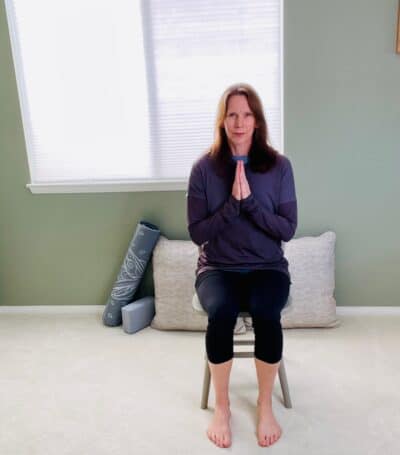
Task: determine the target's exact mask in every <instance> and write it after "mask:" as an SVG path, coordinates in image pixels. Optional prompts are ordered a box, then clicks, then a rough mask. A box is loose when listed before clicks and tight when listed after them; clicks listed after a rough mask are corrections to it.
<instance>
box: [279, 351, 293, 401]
mask: <svg viewBox="0 0 400 455" xmlns="http://www.w3.org/2000/svg"><path fill="white" fill-rule="evenodd" d="M278 374H279V381H280V383H281V388H282V394H283V402H284V404H285V408H291V407H292V401H291V399H290V393H289V385H288V382H287V377H286V370H285V364H284V362H283V357H282V359H281V362H280V364H279V369H278Z"/></svg>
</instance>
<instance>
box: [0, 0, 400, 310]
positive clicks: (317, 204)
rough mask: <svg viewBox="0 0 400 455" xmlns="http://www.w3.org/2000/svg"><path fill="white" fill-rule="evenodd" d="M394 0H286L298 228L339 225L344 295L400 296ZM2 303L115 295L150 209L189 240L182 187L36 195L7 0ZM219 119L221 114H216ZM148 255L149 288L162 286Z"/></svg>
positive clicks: (377, 299) (399, 103) (1, 127)
mask: <svg viewBox="0 0 400 455" xmlns="http://www.w3.org/2000/svg"><path fill="white" fill-rule="evenodd" d="M397 3H398V2H397V0H347V1H345V0H336V1H334V2H333V1H331V0H329V1H328V0H301V1H299V0H285V59H284V69H285V76H284V79H285V154H286V155H287V156H288V157H289V158H290V159H291V161H292V164H293V168H294V172H295V180H296V188H297V196H298V208H299V225H298V230H297V233H296V237H301V236H304V235H319V234H320V233H322V232H324V231H326V230H333V231H335V232H336V234H337V247H336V298H337V304H338V305H343V306H346V305H398V304H399V296H398V292H397V282H398V281H399V279H400V259H399V258H400V241H399V240H398V232H397V230H398V226H399V225H400V210H399V194H400V183H399V181H400V179H399V178H398V175H397V174H398V173H399V169H400V159H399V155H400V154H399V151H400V147H399V131H400V55H396V54H395V52H394V36H395V26H396V9H397ZM0 71H1V73H0V77H1V79H0V153H1V155H0V157H1V158H0V160H1V161H0V209H1V214H0V304H1V305H65V304H75V305H82V304H104V303H105V302H106V301H107V298H108V296H109V293H110V290H111V287H112V285H113V283H114V280H115V278H116V276H117V274H118V271H119V268H120V265H121V262H122V260H123V258H124V256H125V252H126V248H127V245H128V244H129V241H130V239H131V237H132V235H133V232H134V230H135V227H136V224H137V222H138V221H139V220H140V219H146V220H148V221H150V222H153V223H155V224H157V225H158V226H160V228H161V230H162V232H163V234H164V235H165V236H167V237H169V238H171V239H188V238H189V236H188V233H187V230H186V206H185V203H186V201H185V192H184V191H173V192H148V193H145V192H143V193H139V192H132V193H97V194H71V195H68V194H64V195H62V194H54V195H51V194H50V195H40V194H39V195H33V194H31V193H30V191H29V190H28V189H26V188H25V184H26V183H28V182H29V172H28V164H27V157H26V152H25V143H24V136H23V130H22V123H21V114H20V110H19V103H18V95H17V87H16V81H15V74H14V66H13V62H12V56H11V48H10V42H9V35H8V29H7V22H6V15H5V8H4V4H3V2H1V3H0ZM210 127H212V125H210ZM151 272H152V270H151V266H150V267H149V268H148V270H147V272H146V275H145V280H144V283H143V285H142V286H141V288H140V290H139V294H138V297H140V296H142V295H145V294H147V293H149V292H150V293H151V292H152V289H153V288H152V286H153V284H152V276H151Z"/></svg>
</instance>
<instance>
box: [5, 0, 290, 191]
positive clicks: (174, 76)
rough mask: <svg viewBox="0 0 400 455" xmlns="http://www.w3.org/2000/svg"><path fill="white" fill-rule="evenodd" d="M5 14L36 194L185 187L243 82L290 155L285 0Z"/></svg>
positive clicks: (154, 0)
mask: <svg viewBox="0 0 400 455" xmlns="http://www.w3.org/2000/svg"><path fill="white" fill-rule="evenodd" d="M6 7H7V17H8V23H9V29H10V36H11V41H12V50H13V57H14V62H15V70H16V75H17V84H18V91H19V98H20V105H21V111H22V118H23V125H24V133H25V139H26V149H27V154H28V163H29V170H30V176H31V184H30V185H29V186H30V188H31V190H32V191H37V192H42V191H48V192H64V191H65V192H68V191H115V190H116V191H124V190H126V191H132V190H135V189H136V190H143V189H146V190H152V189H157V190H160V189H185V188H186V182H187V178H188V175H189V172H190V168H191V165H192V163H193V161H194V160H195V159H196V158H197V157H198V156H199V155H200V154H201V153H202V152H204V150H205V149H206V148H207V147H208V146H209V145H210V144H211V143H212V141H213V137H214V121H215V114H216V108H217V103H218V100H219V98H220V96H221V94H222V92H223V91H224V90H225V88H226V87H227V86H228V85H231V84H233V83H236V82H246V83H249V84H251V85H252V86H253V87H254V88H255V89H256V90H257V92H258V93H259V94H260V96H261V98H262V100H263V103H264V109H265V112H266V116H267V122H268V125H269V132H270V136H271V142H272V145H273V146H275V147H276V148H278V149H281V148H282V143H281V136H282V134H281V130H282V115H281V110H282V96H281V95H282V93H281V92H282V90H281V82H282V61H281V59H282V55H281V49H282V43H281V37H282V33H281V32H282V30H281V23H282V21H281V15H282V0H250V1H237V0H230V1H229V2H227V1H225V0H212V1H208V0H190V1H188V0H186V1H182V0H179V1H178V0H143V1H139V0H114V1H113V2H110V1H106V0H68V1H62V0H56V1H55V0H35V1H34V2H32V0H6ZM74 188H75V189H74Z"/></svg>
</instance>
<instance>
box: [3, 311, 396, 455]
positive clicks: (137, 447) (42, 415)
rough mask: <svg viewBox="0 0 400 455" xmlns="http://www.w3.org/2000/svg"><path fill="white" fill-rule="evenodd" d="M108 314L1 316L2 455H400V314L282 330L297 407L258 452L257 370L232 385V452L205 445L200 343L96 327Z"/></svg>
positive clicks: (344, 315)
mask: <svg viewBox="0 0 400 455" xmlns="http://www.w3.org/2000/svg"><path fill="white" fill-rule="evenodd" d="M103 308H104V307H103V306H95V307H93V306H84V307H78V306H70V307H56V306H54V307H43V306H42V307H14V308H11V307H4V306H3V307H0V361H1V363H0V454H1V455H36V454H37V455H39V454H40V455H56V454H57V455H64V454H77V455H78V454H79V455H83V454H85V455H91V454H93V455H103V454H104V455H114V454H118V455H122V454H135V455H136V454H137V455H142V454H143V455H145V454H160V453H162V454H174V455H178V454H202V455H203V454H213V453H221V451H222V453H234V454H242V455H243V454H257V453H261V452H269V453H271V454H285V455H291V454H293V455H301V454H308V455H311V454H316V455H317V454H318V455H330V454H332V455H333V454H334V455H337V454H340V455H358V454H359V455H370V454H384V455H391V454H393V455H395V454H396V455H398V454H399V453H400V356H399V351H400V330H399V329H400V308H390V307H383V308H366V307H364V308H355V307H339V308H338V315H339V318H340V319H341V321H342V324H341V326H339V327H337V328H333V329H286V330H284V358H285V365H286V372H287V376H288V381H289V387H290V393H291V398H292V402H293V408H292V409H286V408H285V407H284V406H283V404H282V395H281V390H280V385H279V380H278V378H277V379H276V382H275V388H274V394H273V406H274V411H275V415H276V417H277V419H278V421H279V423H280V424H281V426H282V429H283V434H282V436H281V438H280V440H279V441H278V442H277V443H275V444H274V445H273V446H271V447H267V448H262V447H259V446H258V445H257V440H256V435H255V422H256V420H255V418H256V417H255V402H256V398H257V383H256V375H255V368H254V360H253V359H235V361H234V365H233V369H232V374H231V389H230V390H231V393H230V399H231V410H232V432H233V440H232V446H231V447H230V448H227V449H222V448H218V447H215V446H214V445H213V444H212V443H211V442H210V441H209V440H208V439H207V436H206V432H205V431H206V428H207V425H208V422H209V420H210V417H211V415H212V407H213V404H214V394H213V391H211V393H210V408H209V409H208V410H202V409H200V398H201V385H202V379H203V366H204V360H203V359H204V333H202V332H165V331H157V330H154V329H151V328H149V327H148V328H146V329H144V330H142V331H140V332H137V333H136V334H134V335H127V334H125V333H124V332H123V330H122V327H116V328H108V327H104V326H103V324H102V322H101V315H102V311H103Z"/></svg>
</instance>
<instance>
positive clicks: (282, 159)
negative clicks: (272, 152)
mask: <svg viewBox="0 0 400 455" xmlns="http://www.w3.org/2000/svg"><path fill="white" fill-rule="evenodd" d="M276 164H277V169H278V170H279V171H280V173H282V172H286V171H287V170H288V169H290V168H291V167H292V163H291V161H290V159H289V157H287V156H286V155H282V154H281V153H279V154H278V156H277V160H276Z"/></svg>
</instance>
